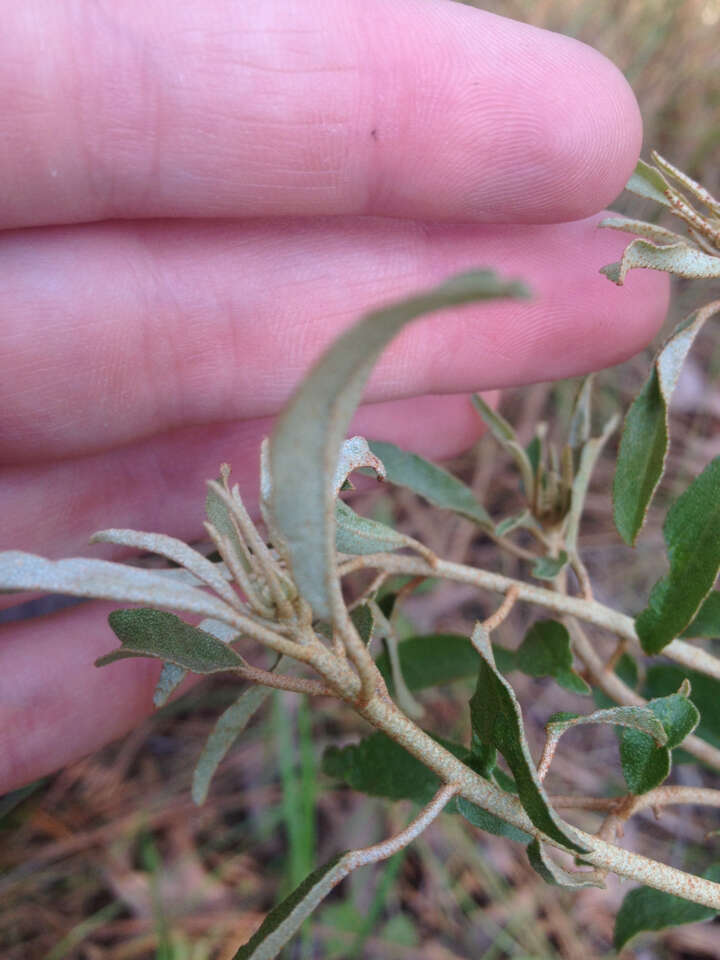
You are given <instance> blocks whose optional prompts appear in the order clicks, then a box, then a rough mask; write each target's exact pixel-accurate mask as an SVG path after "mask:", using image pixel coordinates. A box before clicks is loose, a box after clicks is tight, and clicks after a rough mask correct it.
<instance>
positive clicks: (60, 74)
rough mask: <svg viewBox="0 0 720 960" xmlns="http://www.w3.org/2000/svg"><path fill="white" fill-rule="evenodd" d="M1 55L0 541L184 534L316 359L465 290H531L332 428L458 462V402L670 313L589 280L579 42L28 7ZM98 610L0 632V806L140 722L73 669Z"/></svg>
mask: <svg viewBox="0 0 720 960" xmlns="http://www.w3.org/2000/svg"><path fill="white" fill-rule="evenodd" d="M0 54H1V55H0V143H2V144H3V149H2V152H0V183H2V190H0V230H1V231H2V232H1V233H0V245H1V250H2V256H0V290H1V291H2V304H3V318H2V324H0V503H1V504H2V522H1V523H0V549H23V550H29V551H31V552H36V553H41V554H43V555H45V556H50V557H54V558H57V557H61V556H68V555H78V554H81V555H86V556H113V554H112V553H111V552H103V548H98V547H94V548H88V547H87V539H88V537H89V536H90V534H91V533H92V532H93V531H95V530H97V529H102V528H103V527H109V526H113V527H130V528H134V529H140V530H150V531H158V532H164V533H169V534H172V535H174V536H178V537H181V538H183V539H192V538H196V537H198V536H200V535H201V534H202V528H201V521H202V512H203V511H202V506H203V499H204V481H205V480H206V479H207V478H209V477H212V476H215V475H216V474H217V469H218V465H219V464H220V463H221V462H222V461H226V460H227V461H229V462H230V463H231V464H232V467H233V478H234V479H235V480H236V481H237V482H239V484H240V488H241V491H242V493H243V496H244V497H246V498H247V499H248V500H249V501H251V502H252V500H253V499H254V498H255V497H256V493H257V482H258V481H257V473H258V450H259V444H260V440H261V438H262V437H263V436H264V435H266V434H267V433H268V432H269V430H270V427H271V423H272V418H273V415H274V414H276V413H277V411H278V410H279V409H280V408H281V406H282V405H283V403H284V402H285V401H286V400H287V398H288V396H289V395H290V393H291V392H292V390H293V388H294V386H295V385H296V384H297V383H298V381H299V380H300V378H301V377H302V376H303V374H304V373H305V372H306V371H307V369H308V367H309V365H310V364H311V363H312V361H313V360H314V359H315V358H316V357H317V356H318V355H319V354H320V353H321V351H322V350H323V348H325V347H326V346H327V345H328V344H329V343H331V342H332V340H333V339H334V338H335V337H336V336H337V335H338V333H339V332H340V331H342V330H344V329H346V328H347V327H348V326H349V325H350V324H352V323H353V322H354V321H355V320H356V319H357V318H358V317H359V316H360V315H361V314H362V313H363V312H364V311H365V310H367V309H369V308H371V307H375V306H377V305H379V304H381V303H383V302H389V301H391V300H393V299H395V298H398V297H401V296H403V295H406V294H408V293H409V292H411V291H414V290H417V289H420V288H423V287H427V286H430V285H432V284H434V283H436V282H439V281H440V280H441V279H443V278H444V277H446V276H448V275H449V274H452V273H454V272H457V271H459V270H463V269H468V268H471V267H476V266H491V267H493V268H494V269H496V270H497V271H498V272H499V273H500V274H501V275H503V276H517V277H520V278H522V279H524V280H525V281H526V282H527V283H528V284H529V286H530V287H531V289H532V291H533V294H534V296H533V299H532V300H531V301H528V302H522V303H521V302H517V303H515V302H502V303H496V304H493V303H490V304H485V305H480V306H478V307H465V308H463V309H462V310H457V311H446V312H444V313H442V314H439V315H437V316H433V317H430V318H427V319H423V320H421V321H419V322H417V323H415V324H413V325H411V326H410V327H409V328H408V329H407V330H406V331H405V332H404V333H403V335H401V336H400V337H399V338H398V339H397V340H396V341H395V342H394V343H393V344H392V345H391V347H390V348H389V349H388V350H387V352H386V353H385V355H384V356H383V358H382V360H381V362H380V364H379V365H378V367H377V368H376V371H375V373H374V375H373V378H372V380H371V382H370V385H369V388H368V391H367V394H366V398H365V400H366V402H365V404H364V406H363V407H362V408H361V410H360V411H359V413H358V415H357V418H356V421H355V423H354V425H353V428H354V430H355V431H356V432H361V433H364V434H365V435H367V436H372V437H375V438H377V439H386V440H392V441H394V442H396V443H399V444H401V445H403V446H406V447H408V448H410V449H414V450H416V451H418V452H420V453H422V454H424V455H425V456H429V457H432V458H436V459H438V458H442V457H447V456H450V455H453V454H455V453H457V452H459V451H460V450H462V449H463V448H465V447H467V446H468V445H469V444H471V443H472V442H473V441H474V439H475V438H476V436H477V433H478V419H477V417H476V416H475V414H474V413H473V411H472V410H471V407H470V404H469V401H468V393H469V392H471V391H473V390H490V389H495V388H501V387H506V386H511V385H516V384H522V383H530V382H533V381H540V380H552V379H556V378H560V377H567V376H572V375H577V374H581V373H584V372H586V371H589V370H591V369H595V368H601V367H605V366H608V365H610V364H615V363H618V362H620V361H622V360H624V359H625V358H627V357H628V356H630V355H631V354H633V353H635V352H636V351H638V350H639V349H641V348H642V347H644V346H645V345H646V344H647V343H648V342H649V341H650V339H651V338H652V337H653V335H654V334H655V333H656V331H657V329H658V327H659V325H660V323H661V321H662V318H663V316H664V312H665V309H666V305H667V284H666V278H665V277H664V275H661V274H654V273H651V272H649V271H646V272H643V271H638V272H636V273H634V274H633V275H631V277H630V278H629V280H628V282H627V285H626V286H625V287H624V288H622V289H621V290H618V289H617V288H616V287H614V286H613V285H612V284H610V283H608V281H607V280H606V279H605V278H604V277H603V276H601V275H600V274H599V273H598V270H599V268H600V267H601V266H602V265H603V264H606V263H608V262H610V261H612V260H616V259H618V256H619V253H620V251H621V250H622V248H623V247H624V245H625V243H626V237H624V236H623V235H618V234H616V233H614V232H612V231H599V230H597V223H598V220H599V219H600V215H601V211H602V210H603V207H604V206H605V205H606V204H609V203H611V202H612V201H613V200H614V199H615V198H616V197H617V196H618V195H619V193H620V192H621V190H622V188H623V185H624V183H625V182H626V180H627V178H628V176H629V174H630V172H631V171H632V169H633V167H634V165H635V162H636V159H637V156H638V153H639V149H640V143H641V119H640V114H639V110H638V106H637V104H636V102H635V99H634V96H633V94H632V91H631V90H630V88H629V86H628V85H627V83H626V82H625V80H624V78H623V77H622V75H621V74H620V72H619V71H618V70H617V69H616V68H615V67H614V66H613V65H612V64H611V63H609V62H608V61H607V60H606V59H604V58H603V57H602V56H601V55H600V54H599V53H597V52H596V51H594V50H592V49H591V48H589V47H587V46H584V45H583V44H580V43H578V42H576V41H574V40H571V39H568V38H566V37H563V36H560V35H556V34H552V33H549V32H546V31H541V30H538V29H536V28H533V27H530V26H527V25H525V24H520V23H516V22H513V21H510V20H506V19H503V18H500V17H496V16H493V15H491V14H489V13H486V12H482V11H478V10H475V9H472V8H470V7H467V6H463V5H460V4H456V3H453V2H450V0H334V2H333V3H326V2H324V0H300V2H296V0H244V2H243V3H242V4H237V3H234V2H232V0H190V2H186V3H183V4H177V3H175V2H171V0H126V2H124V3H122V4H116V3H111V2H91V0H72V2H68V3H62V4H59V3H57V2H56V0H26V2H25V3H23V4H11V5H10V6H9V7H8V9H7V10H6V11H5V16H4V23H3V30H2V31H1V32H0ZM115 555H117V554H115ZM2 600H3V602H4V605H5V606H10V605H12V604H13V603H17V602H18V598H17V596H15V597H13V596H9V595H6V596H4V597H3V598H2ZM115 606H117V604H101V603H97V604H95V603H87V604H83V605H81V606H79V607H76V608H74V609H71V610H69V611H65V612H61V613H57V614H54V615H52V616H49V617H44V618H37V619H33V620H26V621H21V622H17V623H10V624H7V625H5V626H3V627H0V793H2V792H3V791H7V790H11V789H13V788H16V787H18V786H20V785H22V784H24V783H27V782H29V781H30V780H32V779H34V778H36V777H38V776H40V775H42V774H45V773H47V772H49V771H52V770H55V769H57V768H58V767H60V766H62V765H64V764H66V763H68V762H70V761H72V760H74V759H76V758H78V757H80V756H83V755H85V754H87V753H89V752H91V751H93V750H95V749H97V748H99V747H100V746H101V745H102V744H104V743H107V742H108V741H110V740H112V739H113V738H116V737H118V736H120V735H122V734H123V733H125V732H126V731H128V730H129V729H130V728H131V727H132V726H133V725H135V724H137V723H138V722H139V721H140V720H141V719H142V718H143V717H144V716H146V715H147V714H148V713H149V712H150V711H151V710H152V691H153V687H154V683H155V680H156V678H157V674H158V670H159V665H158V664H157V663H155V662H152V661H146V660H126V661H122V662H119V663H117V664H114V665H113V666H112V667H106V668H103V669H102V670H97V669H96V668H95V667H94V666H93V661H94V659H95V658H96V657H97V656H98V655H100V654H102V653H105V652H106V651H107V650H109V649H111V648H112V647H113V645H114V637H113V636H112V634H111V632H110V630H109V628H108V626H107V622H106V617H107V613H108V612H109V610H111V609H113V607H115Z"/></svg>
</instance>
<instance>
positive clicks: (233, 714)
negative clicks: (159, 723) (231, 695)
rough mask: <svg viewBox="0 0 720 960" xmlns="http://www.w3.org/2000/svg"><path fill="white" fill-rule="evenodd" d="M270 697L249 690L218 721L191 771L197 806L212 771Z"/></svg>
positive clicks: (258, 688) (265, 689)
mask: <svg viewBox="0 0 720 960" xmlns="http://www.w3.org/2000/svg"><path fill="white" fill-rule="evenodd" d="M281 659H282V658H280V657H279V658H278V659H277V660H276V661H275V664H274V665H273V666H272V667H271V670H274V669H276V668H277V667H278V666H279V664H280V660H281ZM270 693H271V690H270V688H269V687H261V686H253V687H250V688H249V689H248V690H244V691H243V692H242V693H241V694H240V696H239V697H238V698H237V700H236V701H235V702H234V703H232V704H230V706H229V707H228V708H227V710H225V711H224V712H223V713H221V714H220V716H219V717H218V719H217V722H216V723H215V726H214V727H213V729H212V732H211V734H210V736H209V737H208V739H207V742H206V743H205V746H204V747H203V749H202V753H201V754H200V757H199V758H198V761H197V764H196V765H195V770H194V771H193V782H192V798H193V801H194V802H195V803H196V804H197V805H198V806H201V805H202V804H203V803H205V800H206V799H207V795H208V790H209V789H210V782H211V781H212V778H213V776H214V775H215V771H216V770H217V768H218V767H219V766H220V764H221V763H222V761H223V760H224V759H225V757H226V756H227V753H228V751H229V750H230V748H231V747H232V745H233V743H235V741H236V740H237V738H238V737H239V736H240V734H241V733H242V732H243V730H244V729H245V727H247V725H248V723H249V722H250V720H252V718H253V717H254V716H255V714H256V713H257V712H258V710H259V709H260V707H261V706H262V705H263V703H264V702H265V701H266V700H267V698H268V697H269V696H270Z"/></svg>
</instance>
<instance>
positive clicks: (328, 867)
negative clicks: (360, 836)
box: [233, 853, 352, 960]
mask: <svg viewBox="0 0 720 960" xmlns="http://www.w3.org/2000/svg"><path fill="white" fill-rule="evenodd" d="M349 856H351V854H348V853H340V854H338V855H337V856H336V857H334V858H333V859H332V860H330V862H329V863H326V864H325V865H324V866H322V867H319V868H318V869H317V870H315V871H314V872H313V873H311V874H310V876H309V877H306V879H305V880H303V882H302V883H301V884H300V886H299V887H297V888H296V889H295V890H293V892H292V893H291V894H290V896H289V897H286V898H285V900H283V901H282V902H281V903H279V904H278V905H277V906H276V907H275V908H274V909H273V910H271V911H270V913H269V914H268V915H267V916H266V917H265V919H264V921H263V922H262V924H261V925H260V928H259V929H258V930H257V932H256V933H255V934H253V936H252V937H251V938H250V939H249V940H248V942H247V943H246V944H245V945H244V946H242V947H240V949H239V950H238V951H237V953H236V954H235V955H234V957H233V960H274V958H275V957H277V955H278V954H279V953H280V951H281V950H282V948H283V947H284V946H285V944H286V943H287V942H288V940H290V938H291V937H293V936H294V935H295V934H296V933H297V931H298V930H299V929H300V927H301V926H302V924H303V923H304V921H305V920H306V919H307V918H308V917H309V916H310V914H311V913H312V912H313V911H314V910H315V909H316V908H317V907H318V906H319V905H320V903H322V901H323V900H324V899H325V897H326V896H327V895H328V894H329V893H330V891H331V890H332V889H333V887H335V886H337V884H338V883H340V881H341V880H342V879H344V878H345V877H346V876H347V875H348V873H349V872H350V870H351V869H352V867H351V866H350V865H349V864H348V859H347V858H348V857H349Z"/></svg>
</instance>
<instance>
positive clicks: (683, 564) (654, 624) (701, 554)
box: [635, 457, 720, 653]
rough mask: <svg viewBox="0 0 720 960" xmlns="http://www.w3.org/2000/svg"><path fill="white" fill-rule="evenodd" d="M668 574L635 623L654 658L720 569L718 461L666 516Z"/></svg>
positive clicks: (686, 621)
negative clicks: (654, 654)
mask: <svg viewBox="0 0 720 960" xmlns="http://www.w3.org/2000/svg"><path fill="white" fill-rule="evenodd" d="M663 535H664V537H665V543H666V545H667V553H668V560H669V562H670V569H669V571H668V573H667V574H666V575H665V576H664V577H663V578H662V580H659V581H658V582H657V583H656V584H655V586H654V587H653V589H652V591H651V593H650V599H649V603H648V606H647V608H646V609H645V610H643V611H642V613H640V614H639V615H638V617H637V619H636V620H635V628H636V630H637V634H638V637H639V638H640V643H641V644H642V647H643V650H645V652H646V653H659V652H660V651H661V650H662V649H663V647H666V646H667V645H668V643H670V641H671V640H673V639H674V638H675V637H677V636H679V635H680V634H681V633H682V632H683V630H684V629H685V628H686V627H687V626H688V625H689V624H690V623H691V622H692V620H693V618H694V617H695V615H696V614H697V612H698V610H699V609H700V607H701V605H702V603H703V601H704V600H705V598H706V597H707V596H708V594H709V593H710V591H711V590H712V588H713V585H714V583H715V580H716V579H717V575H718V570H719V569H720V457H716V458H715V459H714V460H712V461H711V462H710V463H709V464H708V466H707V467H706V468H705V469H704V470H703V472H702V473H701V474H700V476H698V477H696V478H695V480H693V482H692V483H691V484H690V486H689V487H688V488H687V490H686V491H685V492H684V493H683V494H681V496H679V497H678V499H677V500H676V501H675V503H674V504H673V505H672V507H671V508H670V510H668V514H667V517H666V518H665V523H664V525H663Z"/></svg>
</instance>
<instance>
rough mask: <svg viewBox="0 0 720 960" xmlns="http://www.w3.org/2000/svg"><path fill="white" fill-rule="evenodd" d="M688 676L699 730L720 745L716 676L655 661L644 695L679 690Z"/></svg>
mask: <svg viewBox="0 0 720 960" xmlns="http://www.w3.org/2000/svg"><path fill="white" fill-rule="evenodd" d="M686 679H687V680H688V681H689V682H690V684H691V686H692V702H693V703H694V704H695V706H696V707H697V708H698V710H699V711H700V723H699V724H698V727H697V730H696V733H697V735H698V736H699V737H702V738H703V739H704V740H707V741H708V743H712V744H713V745H714V746H716V747H720V682H718V681H717V680H715V679H714V678H713V677H708V676H707V675H706V674H704V673H698V672H697V671H694V670H686V669H685V667H676V666H674V665H671V664H665V663H655V664H652V665H651V666H650V667H649V668H648V671H647V676H646V678H645V686H644V688H643V696H645V697H655V698H659V697H664V696H666V695H668V694H670V693H672V691H674V690H677V689H678V687H679V686H680V684H681V683H682V682H683V681H684V680H686Z"/></svg>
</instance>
